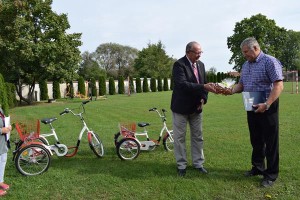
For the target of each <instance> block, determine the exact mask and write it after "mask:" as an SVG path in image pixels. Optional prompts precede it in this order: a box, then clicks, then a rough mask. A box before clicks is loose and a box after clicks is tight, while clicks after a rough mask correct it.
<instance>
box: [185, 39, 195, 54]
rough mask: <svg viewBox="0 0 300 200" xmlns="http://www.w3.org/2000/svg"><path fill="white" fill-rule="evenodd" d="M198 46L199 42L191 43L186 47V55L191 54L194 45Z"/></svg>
mask: <svg viewBox="0 0 300 200" xmlns="http://www.w3.org/2000/svg"><path fill="white" fill-rule="evenodd" d="M196 44H198V42H195V41H193V42H189V43H188V44H187V45H186V48H185V52H186V53H188V52H190V51H191V50H192V49H193V47H194V45H196Z"/></svg>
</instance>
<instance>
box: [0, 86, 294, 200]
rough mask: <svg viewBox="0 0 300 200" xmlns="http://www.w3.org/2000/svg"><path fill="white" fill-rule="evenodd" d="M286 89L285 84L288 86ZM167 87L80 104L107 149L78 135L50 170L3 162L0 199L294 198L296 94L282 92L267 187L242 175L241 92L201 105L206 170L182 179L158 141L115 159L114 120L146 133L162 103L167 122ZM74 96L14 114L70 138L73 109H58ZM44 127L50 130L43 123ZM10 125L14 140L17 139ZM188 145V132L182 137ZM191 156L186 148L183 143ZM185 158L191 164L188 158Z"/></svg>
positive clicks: (246, 160)
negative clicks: (70, 151) (50, 120)
mask: <svg viewBox="0 0 300 200" xmlns="http://www.w3.org/2000/svg"><path fill="white" fill-rule="evenodd" d="M286 88H290V87H289V86H288V87H286ZM171 94H172V93H171V92H170V91H169V92H156V93H145V94H133V95H131V96H130V97H128V96H126V95H113V96H108V99H107V100H97V101H92V102H90V103H89V104H87V105H86V111H87V112H86V120H87V123H88V125H89V126H90V127H92V128H93V130H95V131H96V132H98V133H99V135H100V138H101V139H102V141H103V143H104V148H105V156H104V157H103V158H101V159H98V158H96V156H95V155H94V154H93V152H92V151H91V150H90V149H89V146H88V144H87V140H86V137H85V138H83V140H82V142H81V145H80V149H79V151H78V153H77V155H76V156H75V157H73V158H65V157H57V156H56V155H54V156H52V163H51V165H50V168H49V170H48V171H47V172H46V173H44V174H42V175H39V176H33V177H24V176H22V175H21V174H20V173H19V172H18V171H17V170H16V168H15V165H14V163H13V162H12V161H11V157H12V156H11V154H12V153H11V152H12V151H10V152H9V158H8V162H7V166H6V174H5V181H6V182H7V183H9V184H11V190H10V191H9V193H8V195H7V196H6V197H4V199H19V198H22V199H182V200H183V199H209V200H210V199H212V200H229V199H266V198H267V197H266V195H271V199H298V197H299V196H300V192H299V179H300V170H299V157H300V155H299V154H300V153H299V146H298V145H299V141H300V126H299V119H300V106H299V102H300V95H299V94H298V95H297V94H291V93H290V92H288V90H287V92H284V93H283V94H282V95H281V98H280V174H279V179H278V180H277V181H276V183H275V185H274V186H273V187H272V188H268V189H264V188H261V187H260V186H259V183H260V177H253V178H246V177H244V176H243V173H244V171H245V170H248V169H250V167H251V165H250V164H251V163H250V156H251V146H250V142H249V134H248V128H247V123H246V113H245V111H243V105H242V99H241V98H242V97H241V95H233V96H228V97H225V96H219V95H214V94H210V95H209V102H208V104H207V105H205V110H204V119H203V128H204V139H205V147H204V148H205V149H204V152H205V157H206V163H205V167H206V168H207V169H208V171H209V174H208V175H202V174H199V173H198V172H197V171H196V170H194V169H193V168H192V166H189V167H188V170H187V175H186V177H185V178H179V177H178V176H177V172H176V164H175V159H174V155H173V153H172V152H165V151H164V149H163V146H160V147H158V148H156V149H155V150H154V151H152V152H145V151H143V152H142V153H141V154H140V155H139V157H138V158H137V159H136V160H134V161H121V160H120V159H119V158H118V157H117V155H116V153H115V147H114V143H113V135H114V133H116V132H117V131H118V122H122V121H123V122H124V121H134V122H138V121H143V122H150V123H151V126H150V127H149V129H148V130H149V131H150V136H151V137H152V138H154V139H156V138H157V137H158V132H159V130H160V121H159V118H158V116H157V115H156V113H153V112H149V111H148V109H149V108H151V107H157V108H165V109H167V110H168V112H167V119H168V121H167V123H168V126H169V127H171V111H170V108H169V107H170V106H169V105H170V99H171ZM79 103H80V100H77V99H74V100H61V101H58V102H55V103H52V104H48V103H39V104H37V105H35V106H24V107H18V108H15V109H13V110H11V116H12V117H14V118H19V117H22V118H25V117H26V119H29V120H34V119H37V118H38V119H40V118H44V117H52V116H56V117H57V118H58V120H57V121H56V122H54V126H55V128H56V131H57V133H58V135H59V138H60V140H61V142H62V143H64V144H66V145H67V146H72V145H75V144H76V141H77V136H78V132H79V130H80V128H81V127H80V122H79V121H78V119H76V118H75V117H74V116H71V115H70V114H69V115H64V116H60V115H59V113H60V112H62V111H63V109H64V108H65V107H69V108H77V107H78V105H79ZM41 130H42V132H46V131H48V127H47V126H46V125H43V124H42V125H41ZM16 137H17V135H16V132H14V135H12V139H13V138H16ZM187 145H188V147H189V139H187ZM187 151H188V155H189V161H190V160H191V158H190V149H189V148H188V149H187ZM189 164H190V163H189Z"/></svg>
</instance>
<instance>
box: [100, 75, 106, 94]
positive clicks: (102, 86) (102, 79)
mask: <svg viewBox="0 0 300 200" xmlns="http://www.w3.org/2000/svg"><path fill="white" fill-rule="evenodd" d="M105 94H106V80H105V77H104V76H100V77H99V96H104V95H105Z"/></svg>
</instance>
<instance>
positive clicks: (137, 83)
mask: <svg viewBox="0 0 300 200" xmlns="http://www.w3.org/2000/svg"><path fill="white" fill-rule="evenodd" d="M135 87H136V93H141V92H142V83H141V78H139V77H138V78H136V79H135Z"/></svg>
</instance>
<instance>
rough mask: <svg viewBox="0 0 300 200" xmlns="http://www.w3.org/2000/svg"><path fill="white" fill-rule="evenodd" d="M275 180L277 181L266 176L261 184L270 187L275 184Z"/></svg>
mask: <svg viewBox="0 0 300 200" xmlns="http://www.w3.org/2000/svg"><path fill="white" fill-rule="evenodd" d="M274 182H275V181H272V180H270V179H266V178H264V179H263V180H262V182H261V184H260V185H261V186H262V187H265V188H268V187H271V186H272V185H273V184H274Z"/></svg>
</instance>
